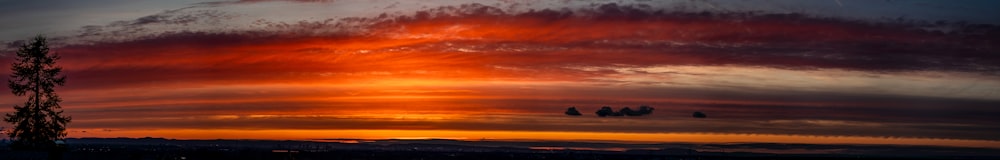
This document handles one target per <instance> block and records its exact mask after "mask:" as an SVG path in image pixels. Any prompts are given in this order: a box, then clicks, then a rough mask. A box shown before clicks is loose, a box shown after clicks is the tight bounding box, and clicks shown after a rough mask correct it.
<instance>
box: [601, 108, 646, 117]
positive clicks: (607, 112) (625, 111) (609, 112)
mask: <svg viewBox="0 0 1000 160" xmlns="http://www.w3.org/2000/svg"><path fill="white" fill-rule="evenodd" d="M595 113H596V114H597V116H600V117H607V116H613V117H620V116H644V115H649V114H652V113H653V108H652V107H649V106H640V107H639V110H632V108H629V107H624V108H622V109H621V110H619V111H618V112H615V111H614V110H613V109H611V107H609V106H604V107H601V109H599V110H597V112H595Z"/></svg>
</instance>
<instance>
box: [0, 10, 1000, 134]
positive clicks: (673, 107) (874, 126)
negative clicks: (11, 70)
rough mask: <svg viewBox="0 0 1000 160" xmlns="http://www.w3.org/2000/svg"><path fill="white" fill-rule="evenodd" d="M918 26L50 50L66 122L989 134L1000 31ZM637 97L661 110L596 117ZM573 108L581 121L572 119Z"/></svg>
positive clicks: (462, 17) (613, 30)
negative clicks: (63, 78) (61, 79)
mask: <svg viewBox="0 0 1000 160" xmlns="http://www.w3.org/2000/svg"><path fill="white" fill-rule="evenodd" d="M164 21H166V20H164ZM138 22H139V21H136V22H135V23H124V22H123V23H122V24H140V23H138ZM164 23H166V22H164ZM154 24H155V23H154ZM112 26H114V27H121V26H116V25H113V24H109V25H108V26H106V27H107V28H109V30H110V28H112ZM133 27H138V28H142V27H144V26H143V25H136V26H133ZM921 27H923V26H921V25H918V24H911V23H886V24H880V23H868V22H864V21H854V20H850V19H838V18H817V17H811V16H806V15H798V14H760V13H713V14H694V13H665V12H656V11H655V10H653V9H648V8H643V7H640V6H632V5H616V4H604V5H597V6H594V7H590V8H587V7H584V8H580V9H575V10H558V9H553V10H532V11H509V10H505V9H502V8H498V7H491V6H484V5H465V6H446V7H440V8H432V9H423V10H419V11H416V12H413V13H412V14H411V13H406V14H388V15H384V16H379V17H355V18H353V19H350V18H348V19H341V20H339V21H314V22H309V21H304V22H301V23H292V24H288V23H282V24H280V25H279V24H270V26H269V28H265V29H260V30H249V31H247V30H227V31H183V32H163V33H160V34H149V35H143V34H141V32H139V31H142V29H135V28H131V29H129V30H119V32H115V31H108V33H105V32H103V31H101V32H97V31H95V32H94V33H92V34H96V35H102V34H103V35H106V36H107V37H110V38H108V39H107V40H95V41H89V40H86V39H84V38H79V39H73V38H63V39H59V38H56V42H61V43H57V44H58V45H59V46H57V47H55V48H54V49H53V50H54V51H55V52H58V53H59V54H60V55H62V56H63V59H61V60H60V61H59V64H60V65H61V66H62V67H64V68H65V74H66V75H67V76H68V77H69V78H68V82H67V84H66V86H64V87H61V88H58V90H57V91H58V93H59V94H60V95H61V96H62V97H63V98H64V104H63V106H64V108H65V110H66V114H68V115H71V116H73V117H74V119H73V123H71V124H70V129H71V130H70V131H71V133H70V134H69V135H70V137H89V136H95V137H119V136H125V137H144V136H154V137H166V138H181V139H202V138H209V139H212V138H253V139H258V138H261V139H308V138H393V137H466V138H472V139H475V138H477V137H491V138H499V139H542V140H545V139H554V140H570V139H596V140H625V141H657V142H660V141H677V142H745V141H749V142H789V143H824V144H826V143H862V144H870V143H878V144H925V145H950V146H957V145H967V144H968V145H975V146H990V147H996V145H997V142H996V141H997V140H1000V139H997V138H996V137H995V135H997V133H1000V129H998V128H996V127H995V126H997V125H1000V120H998V119H997V118H996V116H995V114H996V113H1000V108H997V107H996V106H995V104H997V102H998V101H1000V96H998V95H997V90H1000V82H997V81H995V80H993V79H996V78H997V76H996V75H997V74H996V73H997V72H996V71H997V70H998V68H1000V66H998V65H997V64H1000V58H998V57H997V56H996V55H995V54H992V53H996V51H998V48H997V47H996V46H1000V44H997V42H1000V41H997V40H996V38H995V37H990V36H988V35H995V34H996V32H990V31H992V30H988V29H990V28H988V27H987V28H986V29H981V28H975V27H966V28H964V30H963V29H956V31H955V33H950V34H944V33H940V32H932V31H928V30H922V29H921ZM125 28H128V27H125ZM132 29H135V30H132ZM145 29H148V30H155V28H154V27H152V26H150V28H145ZM984 30H986V31H984ZM119 33H133V34H137V35H132V36H135V37H138V38H134V39H127V40H115V39H113V38H114V37H116V34H119ZM984 34H985V35H987V36H983V35H984ZM88 35H90V34H88ZM78 37H83V36H82V35H81V36H78ZM90 38H93V37H90ZM60 40H63V41H60ZM74 40H75V41H74ZM10 60H11V59H10V58H9V57H7V58H4V59H3V60H2V62H9V61H10ZM4 73H6V72H4ZM22 99H23V97H14V96H13V95H3V96H2V99H0V104H3V105H8V106H9V105H13V104H15V103H19V102H20V101H21V100H22ZM639 105H649V106H652V107H654V108H656V110H655V112H654V113H653V114H651V115H647V116H641V117H597V116H595V115H594V114H593V113H594V111H596V110H597V109H598V108H600V107H601V106H613V107H614V108H615V109H618V108H620V107H624V106H630V107H632V108H637V106H639ZM570 106H576V107H577V108H578V109H580V111H581V112H582V113H583V114H584V116H579V117H576V116H566V115H563V111H565V109H566V108H567V107H570ZM695 111H702V112H705V113H707V114H708V115H709V118H707V119H695V118H692V117H691V113H692V112H695ZM570 137H571V138H570ZM875 137H889V138H875ZM667 139H669V140H667Z"/></svg>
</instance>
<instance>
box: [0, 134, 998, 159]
mask: <svg viewBox="0 0 1000 160" xmlns="http://www.w3.org/2000/svg"><path fill="white" fill-rule="evenodd" d="M67 144H69V145H68V146H69V147H68V148H67V149H68V150H67V151H66V152H65V153H64V154H62V155H60V156H62V159H69V160H77V159H79V160H90V159H95V160H96V159H100V160H132V159H140V160H144V159H185V160H198V159H241V160H261V159H268V160H270V159H278V160H281V159H359V160H364V159H402V160H410V159H413V160H416V159H438V160H468V159H474V160H524V159H528V160H532V159H534V160H546V159H581V160H597V159H625V160H632V159H634V160H640V159H643V160H645V159H657V160H659V159H702V160H715V159H719V160H722V159H762V160H763V159H998V158H1000V149H988V148H961V147H935V146H900V145H819V144H777V143H741V144H731V143H727V144H692V143H644V144H629V143H612V142H571V141H491V140H481V141H459V140H446V139H426V140H394V139H382V140H360V139H320V140H314V141H276V140H171V139H162V138H138V139H133V138H69V139H67ZM0 145H6V144H0ZM48 156H50V155H49V154H48V153H45V152H33V151H14V150H10V149H9V148H7V147H6V146H0V159H4V160H7V159H47V158H48Z"/></svg>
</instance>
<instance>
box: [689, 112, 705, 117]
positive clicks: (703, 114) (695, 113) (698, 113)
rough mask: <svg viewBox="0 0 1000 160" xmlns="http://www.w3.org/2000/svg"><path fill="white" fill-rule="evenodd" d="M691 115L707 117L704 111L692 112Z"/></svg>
mask: <svg viewBox="0 0 1000 160" xmlns="http://www.w3.org/2000/svg"><path fill="white" fill-rule="evenodd" d="M691 117H694V118H708V115H705V113H701V112H694V113H693V114H691Z"/></svg>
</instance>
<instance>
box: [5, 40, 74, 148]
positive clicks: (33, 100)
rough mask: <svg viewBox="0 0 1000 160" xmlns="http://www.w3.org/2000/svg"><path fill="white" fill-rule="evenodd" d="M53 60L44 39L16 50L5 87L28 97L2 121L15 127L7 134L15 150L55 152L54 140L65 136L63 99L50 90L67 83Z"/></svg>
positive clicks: (53, 57) (33, 41)
mask: <svg viewBox="0 0 1000 160" xmlns="http://www.w3.org/2000/svg"><path fill="white" fill-rule="evenodd" d="M56 60H59V55H56V54H54V53H53V54H50V53H49V47H48V44H46V40H45V37H43V36H37V37H35V38H34V39H32V40H31V41H30V42H28V43H25V44H23V45H21V47H20V49H18V51H17V57H16V59H15V60H14V63H13V65H11V71H12V74H11V75H10V79H8V80H7V82H8V83H7V85H8V87H10V90H11V92H12V93H14V95H17V96H25V95H27V97H28V100H27V101H26V102H24V104H23V105H14V110H15V112H14V113H7V115H6V117H5V118H4V121H7V122H10V123H12V124H13V125H14V128H13V129H12V130H11V131H10V132H9V133H8V136H10V138H12V140H13V141H12V143H11V147H13V148H14V149H28V150H47V149H54V148H55V147H56V143H55V141H56V140H59V139H61V138H62V137H65V136H66V124H67V123H69V122H70V120H71V118H70V117H69V116H63V115H62V113H63V111H62V107H61V106H59V102H62V99H61V98H59V95H56V93H55V90H54V89H53V88H54V87H55V86H56V85H59V86H62V85H63V84H64V83H66V76H62V75H60V74H59V72H61V71H62V67H59V66H57V65H56Z"/></svg>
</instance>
